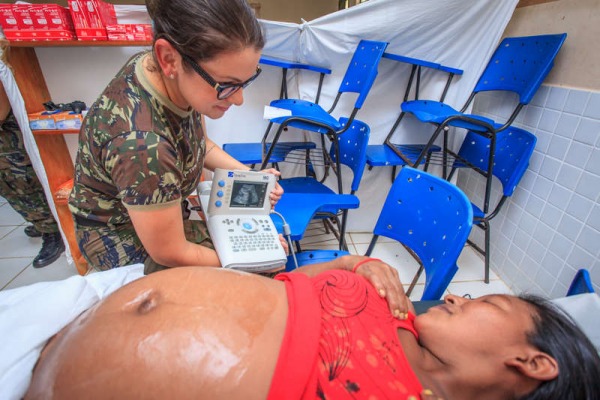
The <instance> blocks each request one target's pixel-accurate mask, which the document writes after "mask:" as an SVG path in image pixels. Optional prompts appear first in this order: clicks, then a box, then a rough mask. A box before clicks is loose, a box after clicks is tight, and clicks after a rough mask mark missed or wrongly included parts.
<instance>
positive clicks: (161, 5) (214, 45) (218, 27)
mask: <svg viewBox="0 0 600 400" xmlns="http://www.w3.org/2000/svg"><path fill="white" fill-rule="evenodd" d="M146 8H147V9H148V13H149V15H150V18H152V21H153V24H154V40H155V41H156V40H157V39H159V38H164V39H166V40H168V41H169V42H171V43H172V44H173V45H174V46H175V47H176V49H177V50H178V51H179V52H181V53H183V54H186V55H188V56H190V57H192V58H193V59H194V60H196V61H203V60H210V59H211V58H213V57H215V56H216V55H217V54H219V53H222V52H230V51H239V50H243V49H245V48H247V47H254V48H255V49H256V50H262V48H263V47H264V45H265V42H264V37H263V33H262V30H261V26H260V23H259V22H258V20H257V19H256V16H255V15H254V11H253V10H252V8H251V7H250V6H249V5H248V2H247V1H246V0H146Z"/></svg>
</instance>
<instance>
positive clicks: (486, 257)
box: [483, 222, 490, 283]
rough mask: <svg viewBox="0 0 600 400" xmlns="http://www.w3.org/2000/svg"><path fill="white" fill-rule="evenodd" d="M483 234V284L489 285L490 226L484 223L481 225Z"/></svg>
mask: <svg viewBox="0 0 600 400" xmlns="http://www.w3.org/2000/svg"><path fill="white" fill-rule="evenodd" d="M483 227H484V228H483V233H484V236H485V239H484V240H485V254H484V255H483V256H484V263H485V278H484V282H485V283H490V225H489V224H488V223H487V222H486V223H485V224H483Z"/></svg>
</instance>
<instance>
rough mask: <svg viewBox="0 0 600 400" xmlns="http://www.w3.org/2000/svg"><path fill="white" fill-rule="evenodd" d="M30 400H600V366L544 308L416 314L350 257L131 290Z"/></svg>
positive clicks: (52, 358)
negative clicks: (283, 270)
mask: <svg viewBox="0 0 600 400" xmlns="http://www.w3.org/2000/svg"><path fill="white" fill-rule="evenodd" d="M353 270H354V271H355V272H352V271H353ZM26 398H27V399H37V398H56V399H83V398H95V399H96V398H98V399H100V398H107V399H108V398H110V399H142V398H143V399H211V400H214V399H227V400H231V399H277V400H279V399H334V400H338V399H367V398H368V399H426V398H427V399H448V400H450V399H460V400H468V399H477V400H481V399H486V400H493V399H560V400H568V399H577V400H583V399H587V400H592V399H599V398H600V359H599V357H598V354H597V353H596V351H595V349H594V347H593V346H592V344H591V343H590V342H589V340H588V339H587V338H586V336H585V335H584V334H583V333H582V332H581V331H580V330H579V329H578V328H577V327H576V326H575V325H574V324H573V323H572V322H571V320H570V319H569V318H568V317H566V316H565V315H564V314H562V313H561V312H558V311H557V310H556V309H554V308H553V307H552V306H551V305H549V304H548V303H547V302H545V301H543V300H540V299H537V298H519V297H513V296H506V295H492V296H484V297H481V298H478V299H475V300H467V299H464V298H461V297H456V296H446V298H445V302H444V303H443V304H442V305H439V306H436V307H433V308H431V309H429V310H428V311H427V313H425V314H421V315H419V316H416V317H415V315H414V309H413V308H412V305H411V304H410V301H409V300H408V299H407V298H406V296H405V295H404V292H403V290H402V285H401V283H400V281H399V279H398V275H397V273H396V271H395V270H394V269H393V268H391V267H390V266H388V265H387V264H384V263H382V262H380V261H379V260H373V259H366V258H364V257H361V256H345V257H342V258H339V259H337V260H335V261H333V262H330V263H326V264H316V265H312V266H306V267H303V268H301V269H300V270H298V271H296V272H294V273H288V274H280V275H279V276H277V277H276V279H268V278H265V277H261V276H258V275H254V274H246V273H241V272H235V271H232V270H223V269H212V268H173V269H169V270H166V271H162V272H159V273H156V274H152V275H149V276H146V277H143V278H141V279H139V280H136V281H134V282H132V283H129V284H128V285H126V286H124V287H122V288H120V289H119V290H117V291H116V292H115V293H113V294H112V295H111V296H109V297H107V298H106V299H105V300H103V301H102V302H100V303H98V304H97V305H96V306H94V307H93V308H91V309H89V310H88V311H86V312H85V313H83V314H82V315H80V316H79V317H78V318H77V319H76V320H74V321H73V322H72V323H71V324H69V325H68V326H67V327H66V328H64V329H63V330H62V331H60V332H59V333H58V334H57V335H56V336H55V337H54V338H53V339H52V340H51V341H50V342H49V343H48V345H47V346H46V347H45V349H44V351H43V352H42V354H41V356H40V358H39V361H38V363H37V365H36V367H35V370H34V374H33V379H32V382H31V385H30V387H29V390H28V392H27V395H26Z"/></svg>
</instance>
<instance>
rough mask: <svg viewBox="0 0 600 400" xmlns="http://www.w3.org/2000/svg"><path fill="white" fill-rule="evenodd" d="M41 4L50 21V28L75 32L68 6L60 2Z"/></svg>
mask: <svg viewBox="0 0 600 400" xmlns="http://www.w3.org/2000/svg"><path fill="white" fill-rule="evenodd" d="M41 6H42V9H43V10H44V14H45V15H46V20H47V21H48V29H50V30H52V29H66V30H72V31H73V32H75V27H74V26H73V20H72V19H71V14H70V13H69V10H68V9H67V8H66V7H62V6H59V5H58V4H42V5H41Z"/></svg>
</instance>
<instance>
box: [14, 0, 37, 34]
mask: <svg viewBox="0 0 600 400" xmlns="http://www.w3.org/2000/svg"><path fill="white" fill-rule="evenodd" d="M12 10H13V14H14V16H15V18H16V20H17V25H18V28H19V29H20V30H32V29H33V20H32V19H31V13H30V10H31V4H13V6H12Z"/></svg>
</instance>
